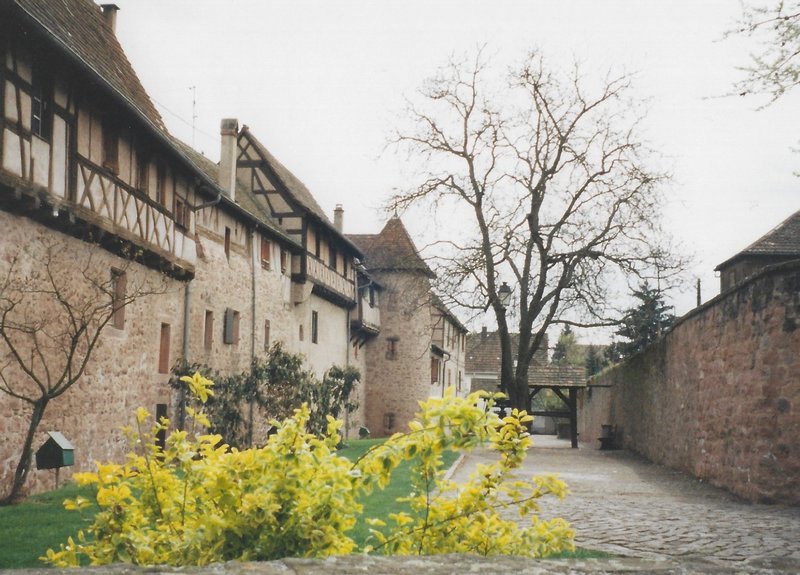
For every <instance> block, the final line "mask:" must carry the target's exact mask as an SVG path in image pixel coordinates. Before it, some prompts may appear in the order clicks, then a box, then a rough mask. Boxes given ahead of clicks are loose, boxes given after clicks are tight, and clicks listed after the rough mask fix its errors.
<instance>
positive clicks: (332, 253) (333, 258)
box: [328, 245, 336, 270]
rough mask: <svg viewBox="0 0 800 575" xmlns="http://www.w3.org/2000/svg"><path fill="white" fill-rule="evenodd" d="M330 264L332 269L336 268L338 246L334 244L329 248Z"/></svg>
mask: <svg viewBox="0 0 800 575" xmlns="http://www.w3.org/2000/svg"><path fill="white" fill-rule="evenodd" d="M328 265H329V266H330V267H331V268H332V269H334V270H335V269H336V248H335V247H333V245H331V246H330V247H329V248H328Z"/></svg>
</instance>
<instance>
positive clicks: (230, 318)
mask: <svg viewBox="0 0 800 575" xmlns="http://www.w3.org/2000/svg"><path fill="white" fill-rule="evenodd" d="M222 341H223V342H224V343H227V344H231V345H239V312H238V311H236V310H233V309H231V308H228V309H226V310H225V326H224V329H223V334H222Z"/></svg>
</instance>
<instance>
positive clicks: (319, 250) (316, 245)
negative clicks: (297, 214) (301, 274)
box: [314, 234, 322, 257]
mask: <svg viewBox="0 0 800 575" xmlns="http://www.w3.org/2000/svg"><path fill="white" fill-rule="evenodd" d="M321 244H322V241H321V240H320V237H319V234H316V235H315V236H314V255H315V256H317V257H320V255H321V254H322V245H321Z"/></svg>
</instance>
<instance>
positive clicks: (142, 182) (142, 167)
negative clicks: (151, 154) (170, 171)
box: [136, 158, 150, 195]
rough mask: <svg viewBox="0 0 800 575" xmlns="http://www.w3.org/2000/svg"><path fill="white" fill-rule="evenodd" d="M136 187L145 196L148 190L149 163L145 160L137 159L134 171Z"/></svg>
mask: <svg viewBox="0 0 800 575" xmlns="http://www.w3.org/2000/svg"><path fill="white" fill-rule="evenodd" d="M136 187H137V188H139V190H140V191H141V192H142V193H143V194H145V195H147V193H148V192H149V190H150V162H148V161H147V159H146V158H139V166H138V169H137V170H136Z"/></svg>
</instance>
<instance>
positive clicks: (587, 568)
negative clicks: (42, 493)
mask: <svg viewBox="0 0 800 575" xmlns="http://www.w3.org/2000/svg"><path fill="white" fill-rule="evenodd" d="M0 572H2V573H7V574H14V575H75V574H76V573H87V574H89V575H146V574H151V573H160V574H163V575H220V574H226V575H227V574H231V575H353V574H358V573H365V574H369V575H451V574H458V575H465V574H470V573H475V574H481V575H489V574H492V575H494V574H504V573H508V574H513V575H551V574H552V575H588V574H593V575H614V574H622V575H626V574H627V575H633V574H642V575H647V574H651V575H704V574H708V575H728V574H731V575H733V574H741V575H783V574H791V573H800V561H796V560H771V561H758V562H753V563H745V564H742V565H736V566H720V565H714V564H711V563H707V562H704V561H701V560H697V561H692V560H686V561H674V560H666V559H664V560H661V559H634V558H611V559H563V560H554V559H549V560H547V559H541V560H536V559H526V558H522V557H506V556H500V557H478V556H473V555H436V556H428V557H419V556H408V557H371V556H365V555H350V556H343V557H328V558H326V559H283V560H281V561H265V562H251V563H237V562H229V563H217V564H214V565H209V566H206V567H135V566H132V565H111V566H106V567H93V568H83V569H80V570H77V569H49V568H41V569H20V570H0Z"/></svg>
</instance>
